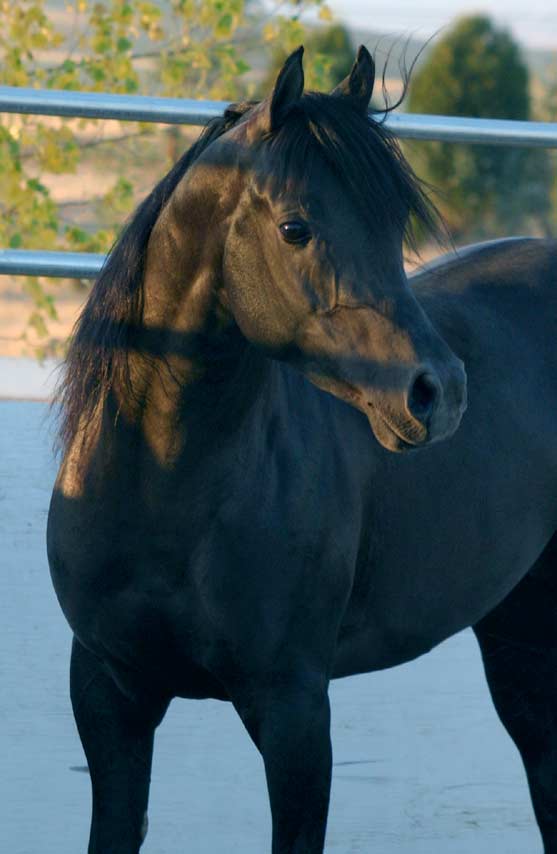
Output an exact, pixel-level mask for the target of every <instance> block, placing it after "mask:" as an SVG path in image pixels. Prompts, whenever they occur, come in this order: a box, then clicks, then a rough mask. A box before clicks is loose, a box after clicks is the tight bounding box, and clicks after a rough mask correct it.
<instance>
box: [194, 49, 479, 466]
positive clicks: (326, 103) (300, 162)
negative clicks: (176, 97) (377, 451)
mask: <svg viewBox="0 0 557 854" xmlns="http://www.w3.org/2000/svg"><path fill="white" fill-rule="evenodd" d="M373 82H374V64H373V60H372V58H371V56H370V54H369V53H368V52H367V50H366V49H365V48H363V47H362V48H360V50H359V52H358V56H357V59H356V61H355V63H354V66H353V68H352V71H351V73H350V75H349V76H348V77H347V78H346V80H344V81H343V82H342V83H341V84H340V85H339V86H337V87H336V89H335V90H334V91H333V92H332V93H331V94H330V95H322V94H315V93H306V94H304V92H303V87H304V75H303V67H302V48H299V49H298V50H297V51H295V52H294V53H293V54H292V55H291V56H290V57H289V58H288V59H287V60H286V63H285V64H284V66H283V68H282V70H281V71H280V73H279V75H278V78H277V81H276V84H275V87H274V90H273V92H272V94H271V96H270V97H269V98H268V99H266V100H265V101H263V102H262V103H260V104H259V105H258V106H257V107H255V108H253V109H251V110H249V111H248V112H247V113H246V115H245V117H244V119H243V120H242V121H240V123H239V124H238V125H236V126H235V127H234V128H233V129H232V130H231V131H229V132H228V133H227V134H225V135H224V136H223V137H222V138H221V140H220V141H219V142H220V145H221V146H222V147H223V151H224V150H225V149H226V150H227V151H228V156H229V157H233V158H235V159H236V163H237V167H238V173H239V174H240V175H241V179H240V180H241V184H242V186H241V192H240V193H239V197H238V202H237V204H236V205H235V207H234V210H233V211H232V212H231V214H230V217H229V225H228V230H227V235H226V240H225V245H224V253H223V271H224V275H223V288H222V292H221V297H222V300H223V303H224V304H225V306H226V308H227V309H228V310H229V311H230V312H232V314H233V316H234V319H235V321H236V323H237V324H238V326H239V327H240V329H241V331H242V333H243V334H244V335H245V337H246V338H247V339H248V340H249V341H250V342H252V343H253V344H255V345H256V346H257V347H259V348H262V349H263V350H264V351H266V352H267V353H268V354H269V355H271V356H272V357H274V358H278V359H282V360H285V361H287V362H289V363H291V364H292V365H294V366H296V367H297V368H298V369H299V370H301V371H302V372H303V373H304V374H305V375H306V376H307V377H308V379H310V380H311V381H312V382H313V383H315V384H316V385H318V386H320V387H321V388H323V389H326V390H327V391H329V392H331V393H332V394H334V395H336V396H338V397H340V398H342V399H343V400H345V401H347V402H349V403H350V404H352V405H353V406H355V407H357V408H358V409H360V410H361V411H362V412H364V413H365V414H366V416H367V417H368V419H369V422H370V424H371V427H372V429H373V432H374V433H375V436H376V438H377V439H378V441H379V442H380V443H381V444H382V445H383V446H384V447H386V448H388V449H389V450H393V451H400V450H406V449H408V448H411V447H417V446H423V445H426V444H428V443H431V442H434V441H436V440H440V439H443V438H446V437H448V436H450V435H451V434H452V433H453V432H454V431H455V430H456V428H457V427H458V425H459V422H460V419H461V416H462V413H463V411H464V409H465V406H466V377H465V372H464V369H463V365H462V363H461V362H460V360H459V359H458V358H456V356H455V355H454V354H453V353H452V352H451V351H450V350H449V348H448V346H447V345H446V344H445V343H444V341H443V340H442V339H441V337H440V336H439V335H438V334H437V332H436V331H435V329H434V328H433V327H432V325H431V323H430V322H429V320H428V318H427V317H426V315H425V314H424V312H423V311H422V309H421V307H420V306H419V304H418V302H417V301H416V299H415V297H414V296H413V294H412V291H411V289H410V286H409V283H408V281H407V278H406V275H405V272H404V267H403V256H402V243H403V237H404V232H405V229H406V227H407V223H408V217H409V215H410V213H417V214H418V215H420V214H421V215H422V216H423V217H424V218H427V201H426V200H425V198H424V196H423V195H422V191H421V188H420V186H419V182H418V181H417V179H416V178H415V176H414V175H413V173H412V172H411V170H410V168H409V166H408V165H407V164H406V162H405V161H404V159H403V157H402V155H401V153H400V150H399V149H398V146H397V145H396V143H395V142H394V140H393V139H392V137H391V136H390V134H388V133H387V132H386V130H385V128H384V127H382V126H381V125H379V123H377V122H375V121H374V120H373V119H372V118H370V116H369V115H368V109H369V102H370V98H371V94H372V90H373ZM209 153H211V156H212V158H214V157H215V152H214V146H213V145H212V146H211V148H210V149H209ZM202 159H203V158H201V160H202Z"/></svg>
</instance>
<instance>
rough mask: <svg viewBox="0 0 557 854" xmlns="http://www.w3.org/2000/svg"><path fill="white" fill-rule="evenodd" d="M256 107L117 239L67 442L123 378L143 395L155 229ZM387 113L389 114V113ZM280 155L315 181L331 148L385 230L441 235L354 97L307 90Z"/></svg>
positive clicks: (284, 165) (74, 349) (401, 163)
mask: <svg viewBox="0 0 557 854" xmlns="http://www.w3.org/2000/svg"><path fill="white" fill-rule="evenodd" d="M252 106H254V104H253V102H246V103H244V104H239V105H233V106H232V107H230V108H229V109H227V110H226V112H225V113H224V115H223V116H222V117H219V118H217V119H213V120H212V121H211V122H210V123H209V124H208V126H207V127H206V128H205V129H204V130H203V132H202V133H201V135H200V136H199V139H198V140H197V141H196V142H195V143H194V144H193V145H192V146H191V148H189V149H188V150H187V151H186V152H185V154H184V155H183V156H182V157H181V158H180V160H179V161H178V162H177V163H176V164H175V166H174V167H173V168H172V169H171V170H170V172H169V173H168V174H167V175H166V176H165V177H164V178H163V179H162V180H161V181H160V182H159V183H158V184H157V186H156V187H155V188H154V190H153V191H152V192H151V193H150V194H149V195H148V196H147V197H146V198H145V199H144V201H143V202H142V203H141V204H140V205H139V207H138V208H137V210H136V211H135V213H134V214H133V215H132V217H131V219H130V221H129V222H128V224H127V225H126V227H125V228H124V230H123V232H122V234H121V235H120V237H119V238H118V240H117V241H116V243H115V244H114V246H113V248H112V250H111V251H110V253H109V256H108V258H107V260H106V263H105V265H104V267H103V269H102V271H101V273H100V275H99V277H98V279H97V281H96V283H95V285H94V287H93V289H92V291H91V294H90V296H89V299H88V300H87V303H86V305H85V307H84V309H83V311H82V313H81V315H80V317H79V319H78V321H77V324H76V326H75V330H74V334H73V337H72V340H71V343H70V347H69V351H68V354H67V357H66V360H65V363H64V366H63V374H62V377H61V381H60V383H59V385H58V388H57V391H56V395H55V398H54V405H57V406H58V407H59V411H60V430H59V441H60V445H61V446H62V447H68V446H69V444H70V443H71V441H72V440H73V439H74V437H75V436H76V434H77V432H78V430H79V429H80V424H81V425H83V424H85V425H86V424H87V423H88V422H89V421H90V419H91V417H92V416H93V414H94V413H95V412H96V411H97V409H98V408H99V406H102V404H103V402H104V400H105V399H106V395H107V394H108V392H109V391H110V389H111V388H113V386H114V385H115V384H117V385H120V386H123V387H124V388H127V389H128V390H129V393H130V394H132V393H133V389H132V388H131V383H130V371H129V364H128V354H129V352H130V349H131V346H130V345H131V341H130V330H132V329H137V328H138V327H139V326H140V324H141V320H142V314H143V274H144V264H145V257H146V249H147V244H148V240H149V236H150V234H151V231H152V229H153V227H154V225H155V223H156V221H157V219H158V217H159V215H160V213H161V211H162V209H163V207H164V205H165V204H166V202H167V200H168V199H169V198H170V196H171V194H172V192H173V190H174V189H175V188H176V186H177V184H178V183H179V181H180V180H181V178H182V177H183V176H184V174H185V173H186V172H187V170H188V169H189V167H190V166H191V165H192V164H193V163H194V162H195V161H196V160H197V158H198V157H199V156H200V154H201V153H202V152H203V151H204V150H205V149H206V148H207V146H208V145H210V144H211V142H213V140H215V139H217V138H218V137H219V136H221V135H222V134H223V133H225V132H226V131H227V130H229V129H230V128H231V127H232V126H233V125H234V124H236V122H238V120H239V119H241V118H242V117H243V116H244V115H245V113H246V112H247V111H248V110H249V109H250V108H251V107H252ZM385 114H386V112H383V116H385ZM269 141H270V144H271V146H272V147H273V149H274V150H275V151H276V152H277V154H278V155H280V156H279V157H277V161H278V169H279V173H280V174H279V175H278V178H279V180H283V181H284V182H295V181H298V182H305V181H306V180H307V178H308V174H309V171H310V170H311V163H312V160H313V158H314V156H315V155H316V154H317V153H320V154H321V155H324V156H325V157H326V158H327V160H328V161H329V163H330V164H331V165H332V166H333V168H334V169H335V170H336V171H337V172H338V174H339V175H340V177H341V179H342V181H343V183H344V184H345V186H346V187H347V188H348V189H349V192H350V193H351V195H352V197H353V199H354V201H355V203H356V204H357V205H358V207H359V209H360V210H361V212H362V216H363V217H365V218H366V220H367V221H368V222H369V223H370V226H371V228H373V229H374V230H375V231H379V232H380V233H381V232H384V233H385V234H387V233H388V232H390V233H392V229H393V228H394V229H397V231H398V233H400V234H402V235H404V236H405V238H406V240H407V242H408V243H409V244H410V246H411V247H412V248H415V239H414V233H413V227H414V225H415V223H420V224H421V225H422V226H423V227H425V229H426V231H428V232H433V233H435V234H438V233H439V218H438V215H437V213H436V210H435V208H434V206H433V205H432V203H431V202H430V201H429V199H428V198H427V196H426V195H425V192H424V189H423V185H422V183H421V182H420V181H419V179H418V178H417V177H416V175H415V174H414V172H413V171H412V169H411V167H410V166H409V164H408V163H407V161H406V160H405V158H404V156H403V154H402V152H401V149H400V147H399V145H398V142H397V141H396V139H395V138H394V136H393V135H392V134H391V133H390V132H389V131H388V129H387V128H386V127H385V124H384V123H383V122H381V121H376V120H374V119H373V118H371V117H369V116H367V117H366V116H365V115H363V114H362V113H360V112H359V111H358V110H356V109H355V108H354V107H353V105H352V104H351V103H350V102H349V99H345V98H342V97H332V96H329V95H322V94H318V93H311V92H310V93H305V94H304V95H303V96H302V98H301V99H300V101H298V102H297V104H295V105H294V107H293V108H292V110H291V112H290V113H289V115H288V117H287V119H286V121H285V122H284V124H283V126H282V127H281V128H280V129H279V130H278V131H276V132H275V134H273V136H272V137H271V138H270V140H269Z"/></svg>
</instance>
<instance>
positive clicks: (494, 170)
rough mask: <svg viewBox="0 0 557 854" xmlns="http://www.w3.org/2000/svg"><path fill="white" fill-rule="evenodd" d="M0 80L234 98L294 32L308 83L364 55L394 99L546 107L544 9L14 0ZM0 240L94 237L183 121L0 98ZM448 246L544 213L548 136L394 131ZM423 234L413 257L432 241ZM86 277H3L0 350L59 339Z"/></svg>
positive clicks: (535, 110)
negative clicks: (60, 114)
mask: <svg viewBox="0 0 557 854" xmlns="http://www.w3.org/2000/svg"><path fill="white" fill-rule="evenodd" d="M0 9H1V16H2V26H1V27H0V84H4V85H9V86H27V87H37V88H55V89H81V90H88V91H102V92H123V93H130V94H133V93H138V94H143V95H149V94H152V95H155V94H156V95H168V96H174V97H181V96H183V97H188V98H203V99H218V100H229V99H231V100H235V99H241V98H245V97H249V98H260V97H263V96H264V95H265V94H266V93H268V91H269V89H270V87H271V86H272V83H273V80H274V77H275V74H276V71H277V69H278V68H279V67H280V65H281V63H282V61H283V59H284V57H285V56H286V55H287V54H288V53H289V52H290V50H292V49H293V48H294V47H296V46H298V45H299V44H301V43H303V44H304V45H305V46H306V57H305V67H306V76H307V85H308V87H309V88H315V89H320V90H325V91H326V90H327V89H328V88H330V87H332V86H333V85H335V84H336V83H337V82H338V81H339V80H340V79H341V78H342V77H344V76H345V75H346V74H347V73H348V71H349V69H350V66H351V63H352V61H353V58H354V53H355V50H356V48H357V46H358V45H359V44H361V43H363V44H365V45H366V46H367V47H368V48H369V49H370V50H371V51H372V52H374V54H375V57H376V62H377V65H378V68H379V73H380V75H381V74H383V75H384V90H385V91H384V92H381V86H380V85H378V86H377V92H376V95H375V100H374V106H375V107H376V109H377V110H381V109H382V108H383V107H384V105H385V100H384V99H385V97H386V98H387V101H390V102H391V103H392V102H395V101H397V100H398V98H399V97H400V95H401V93H402V91H403V86H404V83H403V81H404V79H405V70H408V69H411V70H412V74H411V83H410V87H409V90H408V93H407V96H406V98H405V99H404V101H403V103H402V104H401V105H400V107H399V110H401V111H409V112H417V113H435V114H441V115H454V116H472V117H485V118H504V119H536V120H545V121H557V26H556V25H557V9H556V7H555V6H554V4H550V3H549V2H548V0H531V2H530V3H528V4H527V5H526V4H525V3H523V2H517V0H482V2H480V4H476V3H469V2H466V0H444V2H442V0H425V2H423V3H420V4H416V3H415V2H414V0H392V2H389V3H383V2H376V3H371V2H369V0H330V2H328V3H325V2H323V0H298V2H294V3H283V2H280V0H276V2H271V0H157V2H150V0H140V2H133V3H132V2H131V0H130V2H128V0H101V2H94V0H72V2H63V0H20V2H18V3H17V4H16V3H12V2H10V0H2V1H1V2H0ZM0 118H1V124H0V172H1V177H2V180H1V181H0V211H1V216H0V246H2V247H12V248H22V249H69V250H73V251H90V252H105V251H107V250H108V249H109V248H110V246H111V244H112V242H113V241H114V239H115V237H116V235H117V233H118V230H119V229H120V228H121V226H122V224H123V222H124V221H125V220H126V217H127V216H128V215H129V214H130V213H131V211H132V210H133V208H134V207H135V205H136V204H137V202H138V201H139V200H140V199H141V198H142V197H143V196H144V195H145V194H146V193H148V191H149V190H150V189H151V187H152V186H153V185H154V183H155V182H156V181H157V180H158V178H159V177H160V176H161V175H162V174H164V173H165V172H166V171H167V170H168V169H169V167H170V166H171V165H172V163H173V162H174V161H175V160H176V159H177V158H178V157H179V156H180V155H181V153H182V152H183V150H184V149H185V148H186V147H187V146H188V145H189V144H190V143H191V141H192V140H193V139H194V138H195V137H196V136H197V134H198V132H199V131H198V129H196V128H186V127H184V128H180V127H176V126H172V127H168V126H166V127H165V126H162V125H159V126H156V125H147V124H137V123H135V124H131V123H119V122H114V121H92V120H65V119H61V118H55V117H52V118H50V117H38V116H18V115H3V116H1V117H0ZM403 147H404V151H405V154H406V156H407V157H408V159H409V160H410V162H411V163H412V165H413V167H414V169H415V171H416V172H417V173H418V175H420V177H422V178H423V179H424V180H426V181H427V182H428V184H430V185H431V187H432V193H433V197H434V199H435V201H436V203H437V205H438V207H439V208H440V210H441V212H442V214H443V216H444V217H445V220H446V222H447V224H448V226H449V229H450V232H451V236H452V238H453V240H454V242H455V243H456V244H457V245H462V244H465V243H468V242H472V241H475V240H483V239H489V238H492V237H499V236H507V235H511V234H532V235H547V234H551V233H553V234H554V233H555V231H556V230H557V152H555V151H547V150H541V149H537V150H536V149H519V148H493V147H490V146H465V145H454V144H450V145H449V144H442V143H437V142H427V143H414V142H405V143H404V146H403ZM439 251H440V250H439V248H438V247H436V246H428V245H427V244H426V245H422V246H421V247H420V259H416V258H415V257H413V258H409V259H408V265H409V268H412V267H413V266H415V265H416V263H419V262H421V261H422V260H428V259H429V258H431V257H433V256H434V255H435V254H438V253H439ZM89 287H90V282H86V281H60V280H54V279H50V280H49V279H42V278H36V277H27V278H21V277H17V278H10V277H2V276H0V357H20V356H28V357H29V356H32V357H34V358H36V357H38V358H39V359H48V358H49V357H54V358H56V357H59V356H60V355H62V354H63V351H64V347H65V344H66V341H67V337H68V335H69V333H70V331H71V327H72V325H73V322H74V320H75V318H76V316H77V313H78V311H79V307H80V305H81V304H82V302H83V300H84V298H85V297H86V295H87V292H88V289H89Z"/></svg>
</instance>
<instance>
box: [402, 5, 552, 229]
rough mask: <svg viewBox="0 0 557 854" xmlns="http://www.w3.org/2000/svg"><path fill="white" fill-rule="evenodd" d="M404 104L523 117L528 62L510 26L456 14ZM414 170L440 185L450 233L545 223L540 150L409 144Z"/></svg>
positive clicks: (544, 165)
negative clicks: (412, 149)
mask: <svg viewBox="0 0 557 854" xmlns="http://www.w3.org/2000/svg"><path fill="white" fill-rule="evenodd" d="M409 109H410V111H411V112H421V113H433V114H437V115H448V116H469V117H477V118H499V119H521V120H527V119H529V118H530V93H529V74H528V68H527V66H526V65H525V63H524V62H523V60H522V58H521V55H520V51H519V48H518V46H517V44H516V43H515V42H514V41H513V39H512V38H511V36H510V34H509V33H508V32H506V31H505V30H501V29H498V28H497V27H495V25H494V24H493V22H492V21H491V20H490V19H489V18H488V17H485V16H482V15H475V16H471V17H466V18H462V19H460V20H459V21H458V22H457V23H456V24H455V26H454V27H453V28H452V29H451V30H450V32H449V33H448V34H447V35H446V36H445V37H444V38H443V39H441V40H440V41H439V42H438V43H437V44H436V45H435V47H434V48H433V49H432V51H431V53H430V55H429V56H428V59H427V61H426V62H425V63H424V64H423V66H422V67H421V68H420V69H419V70H418V71H417V72H416V73H415V75H414V78H413V81H412V84H411V89H410V97H409ZM415 151H416V153H417V155H418V156H419V158H420V159H419V161H418V162H419V163H423V164H424V170H422V169H421V168H420V166H419V165H416V168H417V170H418V171H421V172H423V171H425V176H426V178H427V179H428V180H429V181H430V182H431V183H432V184H433V185H434V186H436V187H439V189H440V192H441V201H440V203H439V206H440V208H441V211H442V213H443V214H444V216H445V218H446V220H447V222H448V224H449V227H450V228H451V229H452V231H453V232H454V234H455V235H456V236H457V237H462V236H466V237H467V238H470V237H472V238H476V237H480V236H484V235H486V234H488V235H489V236H498V235H502V234H508V233H510V232H512V231H517V230H520V229H523V228H525V227H526V228H528V227H529V226H531V225H532V224H533V225H534V227H536V228H537V229H540V228H541V229H542V230H545V229H546V227H547V219H548V214H549V199H548V193H547V185H548V176H549V161H548V158H547V155H546V154H545V152H543V151H539V150H533V149H518V148H502V147H498V146H487V145H454V144H448V143H437V142H432V143H427V144H420V145H419V146H417V145H416V146H415Z"/></svg>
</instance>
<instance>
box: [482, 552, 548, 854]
mask: <svg viewBox="0 0 557 854" xmlns="http://www.w3.org/2000/svg"><path fill="white" fill-rule="evenodd" d="M474 631H475V632H476V635H477V638H478V640H479V642H480V647H481V651H482V656H483V661H484V666H485V671H486V675H487V680H488V683H489V687H490V690H491V695H492V697H493V701H494V704H495V708H496V709H497V712H498V714H499V717H500V718H501V720H502V722H503V724H504V725H505V727H506V729H507V731H508V732H509V734H510V736H511V737H512V738H513V740H514V742H515V744H516V746H517V747H518V749H519V751H520V754H521V756H522V760H523V762H524V767H525V769H526V774H527V776H528V783H529V786H530V793H531V796H532V803H533V806H534V811H535V814H536V818H537V821H538V825H539V828H540V831H541V834H542V838H543V842H544V846H545V848H544V850H545V854H557V539H556V540H555V542H552V543H550V545H549V546H548V547H547V548H546V550H545V552H544V554H543V555H542V556H541V558H540V559H539V560H538V562H537V563H536V565H535V566H534V568H533V569H532V570H531V572H530V573H529V574H528V575H527V576H526V578H524V579H523V580H522V581H521V582H520V583H519V584H518V586H517V587H515V589H514V590H513V591H512V592H511V593H510V594H509V596H507V598H506V599H505V600H504V601H503V602H502V603H501V604H500V605H498V606H497V608H495V609H494V610H493V611H492V612H491V613H490V614H488V615H487V616H486V617H484V619H483V620H481V622H480V623H479V624H478V625H477V626H475V627H474Z"/></svg>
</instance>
